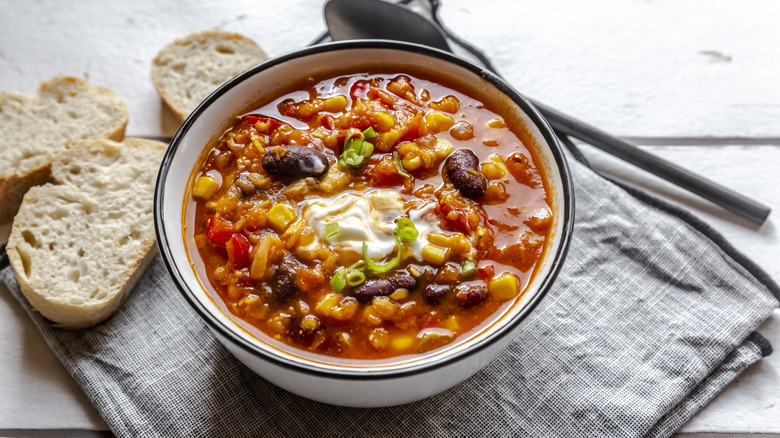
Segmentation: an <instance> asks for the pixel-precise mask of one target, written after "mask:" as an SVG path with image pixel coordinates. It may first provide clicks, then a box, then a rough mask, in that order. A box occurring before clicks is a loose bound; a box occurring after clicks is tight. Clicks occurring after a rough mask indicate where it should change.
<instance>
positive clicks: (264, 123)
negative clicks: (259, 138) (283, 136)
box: [241, 114, 281, 132]
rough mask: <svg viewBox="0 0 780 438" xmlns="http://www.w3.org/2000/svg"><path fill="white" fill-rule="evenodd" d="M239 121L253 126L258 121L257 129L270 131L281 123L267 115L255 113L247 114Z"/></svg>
mask: <svg viewBox="0 0 780 438" xmlns="http://www.w3.org/2000/svg"><path fill="white" fill-rule="evenodd" d="M241 123H247V124H249V125H250V126H255V125H257V124H258V123H260V127H258V129H259V130H260V131H261V132H271V131H273V130H274V129H276V128H278V127H279V126H280V125H281V122H279V121H278V120H276V119H272V118H269V117H259V116H255V115H251V114H250V115H248V116H244V117H242V118H241Z"/></svg>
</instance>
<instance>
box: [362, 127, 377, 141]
mask: <svg viewBox="0 0 780 438" xmlns="http://www.w3.org/2000/svg"><path fill="white" fill-rule="evenodd" d="M363 138H365V139H366V140H371V139H372V138H376V131H374V128H373V127H371V126H369V127H368V128H366V129H365V131H363Z"/></svg>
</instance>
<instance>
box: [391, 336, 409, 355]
mask: <svg viewBox="0 0 780 438" xmlns="http://www.w3.org/2000/svg"><path fill="white" fill-rule="evenodd" d="M414 339H415V338H414V336H410V335H400V336H395V337H393V339H392V340H391V341H390V346H391V347H392V348H393V349H394V350H402V351H403V350H409V349H410V348H412V345H414Z"/></svg>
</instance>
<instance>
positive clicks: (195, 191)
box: [192, 176, 219, 201]
mask: <svg viewBox="0 0 780 438" xmlns="http://www.w3.org/2000/svg"><path fill="white" fill-rule="evenodd" d="M218 188H219V183H218V182H217V180H216V179H214V178H212V177H210V176H201V177H200V178H198V180H197V181H195V187H193V188H192V196H197V197H198V198H200V199H203V200H204V201H207V200H209V199H210V198H211V197H212V196H214V193H215V192H216V191H217V189H218Z"/></svg>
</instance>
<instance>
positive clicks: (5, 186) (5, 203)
mask: <svg viewBox="0 0 780 438" xmlns="http://www.w3.org/2000/svg"><path fill="white" fill-rule="evenodd" d="M74 90H76V92H83V93H90V94H92V95H94V96H93V97H94V98H95V101H99V102H101V103H107V104H109V105H111V109H112V111H114V112H115V113H116V118H115V119H114V120H113V121H112V123H111V125H112V126H110V127H108V128H107V129H103V130H96V131H95V132H93V134H94V135H90V136H89V137H88V138H108V139H111V140H115V141H122V139H124V136H125V127H126V126H127V119H128V116H127V108H126V106H125V104H124V102H122V101H121V100H120V99H119V97H118V96H117V95H116V94H114V92H113V91H111V90H110V89H108V88H106V87H101V86H97V85H92V84H90V83H89V82H87V81H86V80H84V79H81V78H74V77H69V76H56V77H54V78H52V79H51V80H49V81H46V82H43V83H42V84H41V86H40V89H39V90H38V95H37V96H35V97H31V96H26V95H23V94H19V93H14V92H8V91H4V92H0V113H2V112H3V110H4V109H5V107H7V106H8V107H11V106H13V108H11V109H10V110H16V111H19V110H24V109H27V110H29V109H30V108H33V107H38V106H50V105H51V106H53V105H63V102H65V101H66V100H67V98H68V97H73V96H66V95H68V94H72V93H74ZM36 109H37V108H36ZM31 112H32V113H34V111H31ZM9 120H10V119H9ZM17 121H18V120H17ZM3 123H6V122H5V121H4V119H2V118H0V132H5V130H6V129H8V130H11V129H15V127H12V126H2V124H3ZM29 134H30V138H34V133H29ZM83 138H87V137H84V136H78V135H74V136H64V137H62V138H59V139H58V141H57V142H56V144H52V145H49V146H50V147H47V148H46V149H45V150H44V151H42V152H40V155H47V159H46V160H43V161H44V162H43V163H41V164H40V165H38V166H35V167H33V168H31V169H23V170H19V169H18V168H16V167H12V166H8V167H5V168H0V223H2V222H8V221H10V220H11V219H13V217H14V215H15V214H16V212H17V211H18V210H19V205H20V204H21V203H22V199H23V197H24V194H25V193H26V192H27V191H28V190H29V189H30V188H31V187H34V186H37V185H41V184H45V183H47V182H49V181H51V161H52V160H53V159H54V158H55V157H56V154H57V152H58V151H60V150H62V149H64V148H65V145H66V143H67V142H68V141H72V140H79V139H83ZM23 146H24V145H22V144H6V145H3V143H2V141H0V154H7V153H10V149H11V148H22V147H23Z"/></svg>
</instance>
